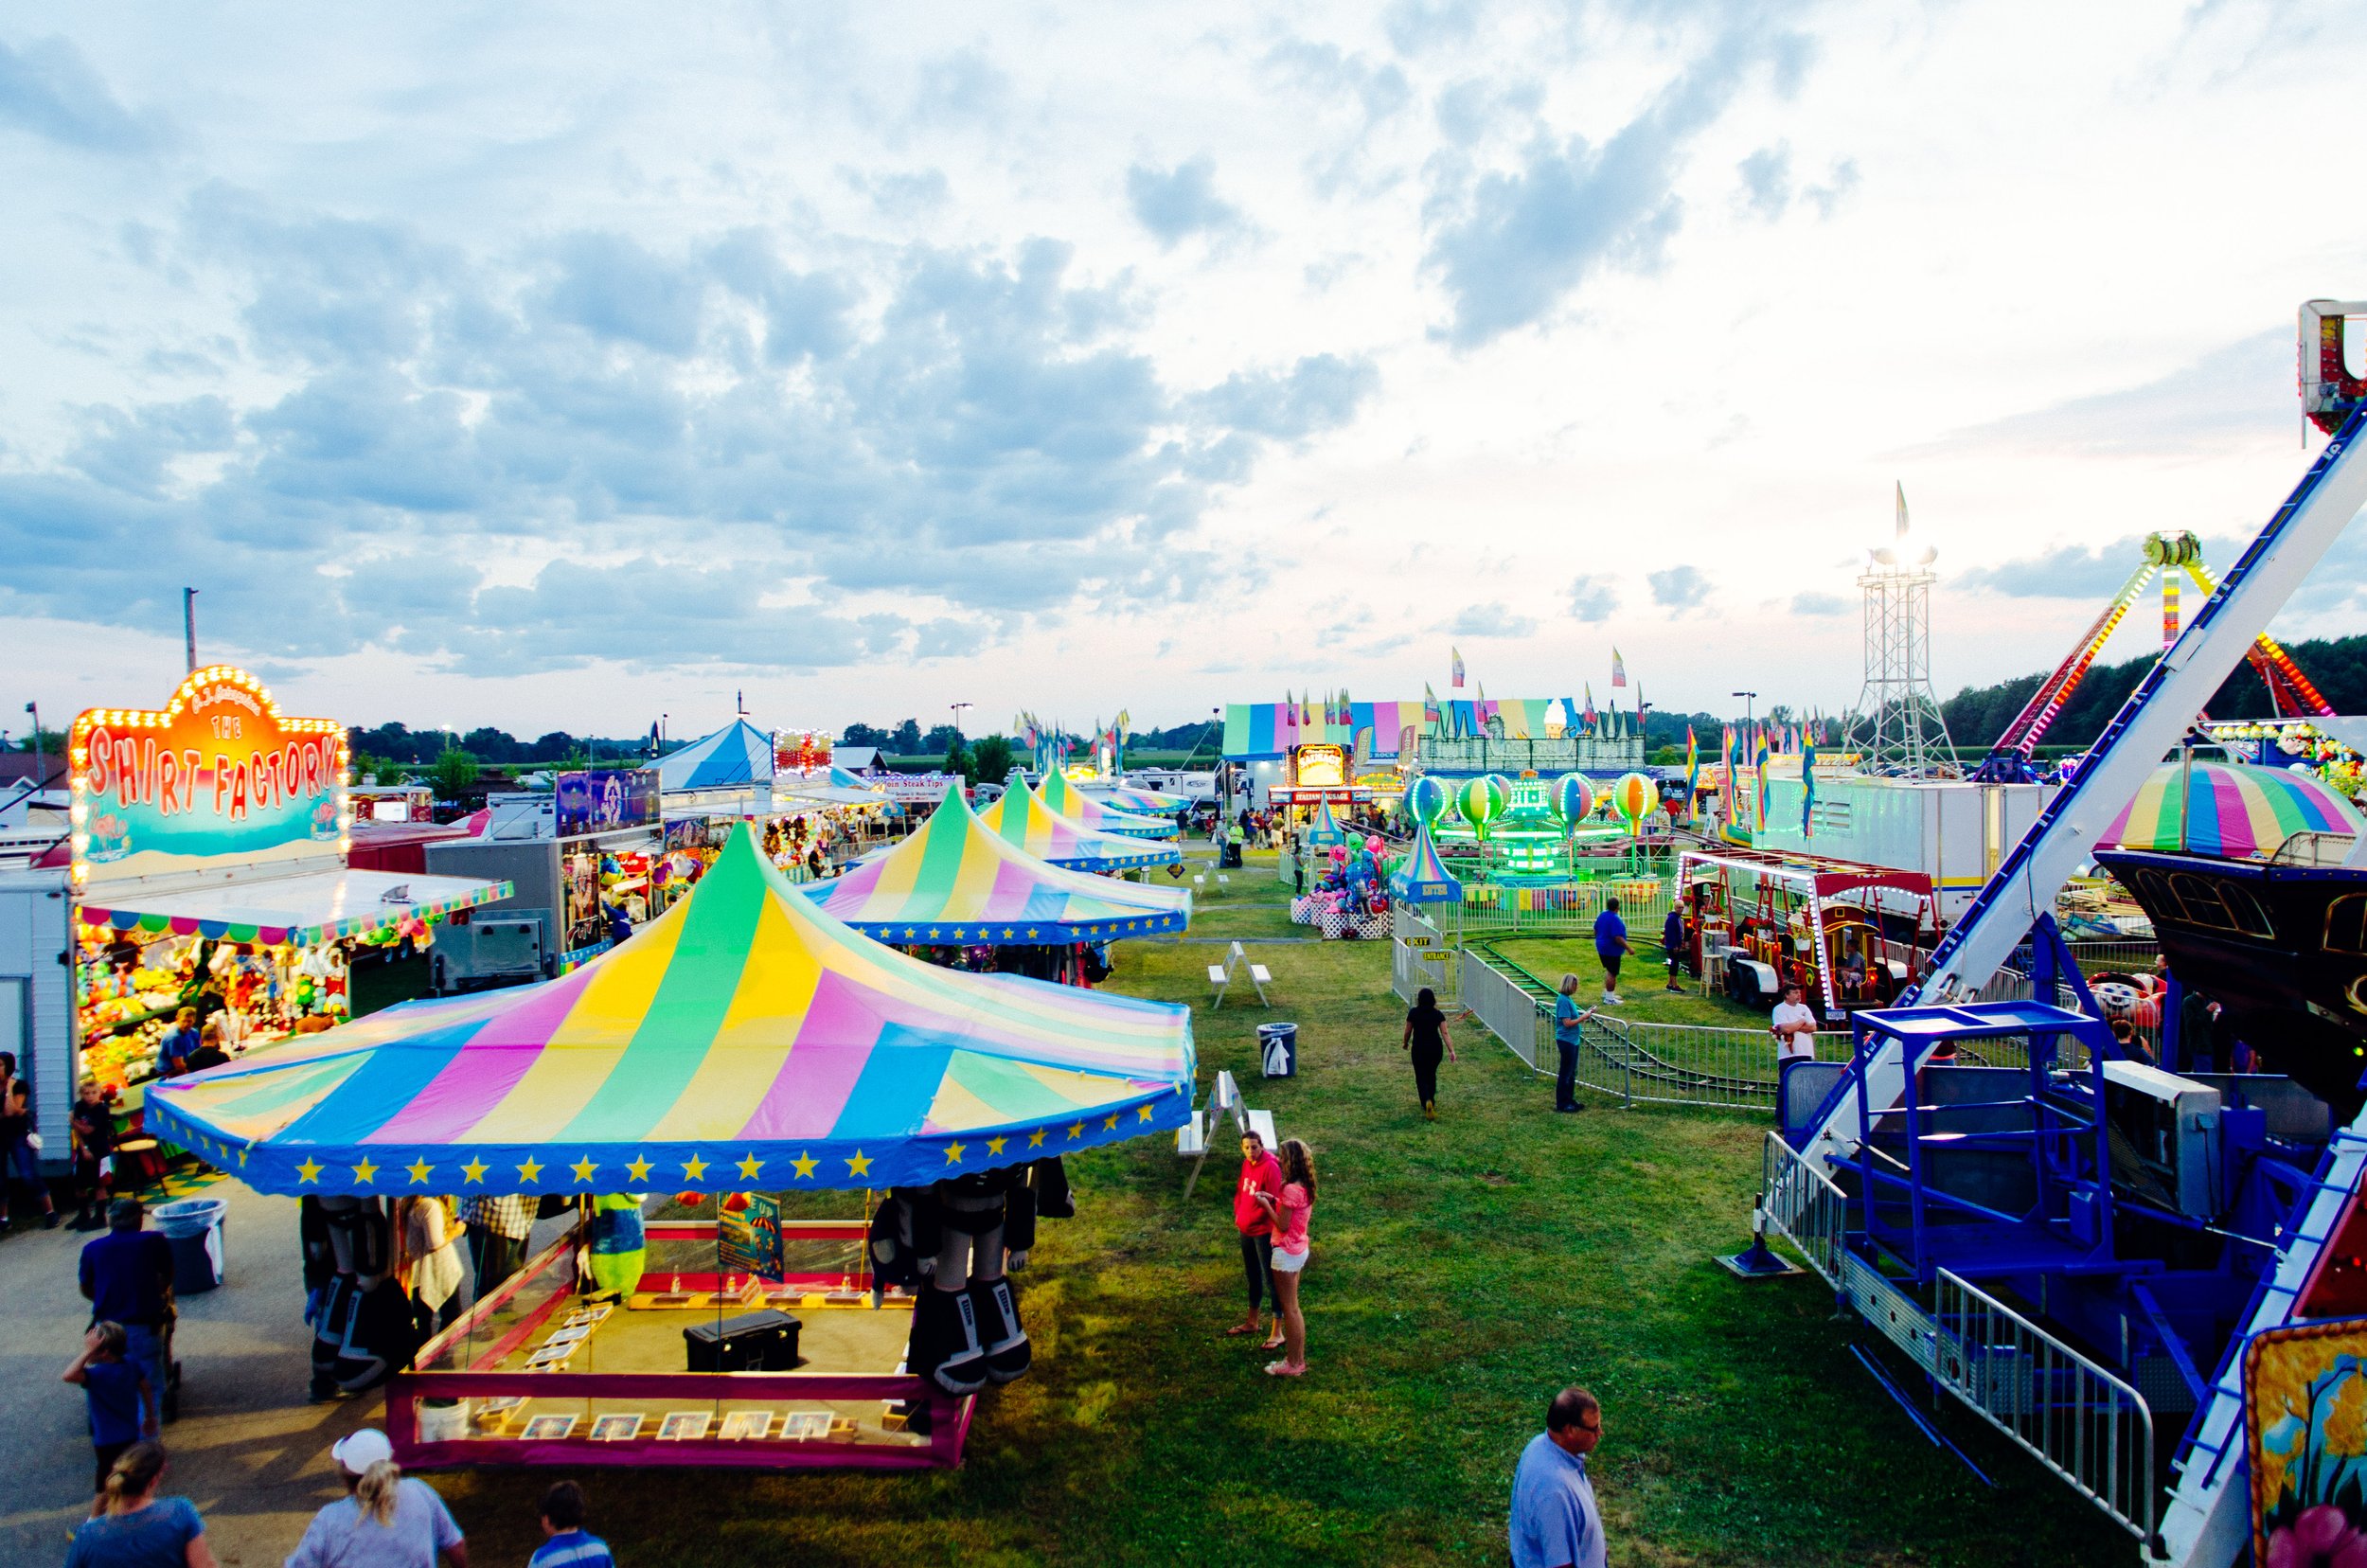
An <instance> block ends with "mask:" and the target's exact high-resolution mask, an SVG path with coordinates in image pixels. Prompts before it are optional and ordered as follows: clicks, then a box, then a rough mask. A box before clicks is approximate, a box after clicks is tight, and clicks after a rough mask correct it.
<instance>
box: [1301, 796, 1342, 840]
mask: <svg viewBox="0 0 2367 1568" xmlns="http://www.w3.org/2000/svg"><path fill="white" fill-rule="evenodd" d="M1307 842H1308V843H1309V844H1322V845H1331V844H1345V843H1347V842H1348V835H1347V833H1346V831H1345V830H1344V829H1342V828H1341V826H1340V819H1339V818H1338V817H1336V816H1333V815H1332V814H1331V802H1330V801H1328V800H1324V801H1318V802H1316V805H1315V815H1314V819H1313V820H1312V821H1310V822H1308V825H1307Z"/></svg>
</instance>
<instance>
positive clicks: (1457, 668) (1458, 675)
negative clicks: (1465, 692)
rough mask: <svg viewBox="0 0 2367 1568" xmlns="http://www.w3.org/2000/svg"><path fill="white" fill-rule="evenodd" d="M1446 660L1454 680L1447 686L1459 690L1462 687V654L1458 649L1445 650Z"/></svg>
mask: <svg viewBox="0 0 2367 1568" xmlns="http://www.w3.org/2000/svg"><path fill="white" fill-rule="evenodd" d="M1447 658H1448V660H1449V666H1450V669H1451V670H1452V671H1453V675H1454V679H1453V680H1452V681H1451V682H1450V683H1449V684H1450V685H1451V686H1455V687H1456V688H1457V689H1460V688H1461V687H1462V685H1463V652H1462V650H1460V649H1456V648H1452V647H1450V648H1449V649H1448V650H1447Z"/></svg>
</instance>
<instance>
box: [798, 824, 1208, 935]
mask: <svg viewBox="0 0 2367 1568" xmlns="http://www.w3.org/2000/svg"><path fill="white" fill-rule="evenodd" d="M798 892H799V894H800V896H801V897H804V898H807V899H810V900H812V901H813V902H814V903H815V904H817V905H819V906H820V907H821V908H823V909H825V910H828V912H829V913H830V914H832V915H834V916H836V917H837V918H840V919H842V920H845V922H846V923H847V924H848V925H851V926H853V927H854V928H855V929H856V930H858V931H861V932H863V933H864V934H865V935H871V936H876V937H878V938H879V939H880V940H881V941H885V942H904V943H920V944H928V943H960V944H963V945H966V946H982V945H983V946H994V947H1002V946H1026V945H1041V944H1045V943H1052V942H1097V941H1102V940H1105V939H1107V938H1109V937H1112V936H1143V935H1149V934H1151V933H1153V932H1160V931H1181V930H1183V929H1184V925H1185V923H1186V922H1187V921H1188V920H1189V919H1190V918H1191V914H1192V894H1191V890H1190V889H1189V888H1184V887H1152V886H1149V885H1148V884H1145V883H1141V882H1114V881H1112V880H1111V879H1110V878H1107V877H1096V876H1093V875H1090V874H1089V873H1087V872H1083V871H1065V870H1062V869H1061V868H1060V867H1059V866H1057V865H1054V864H1052V863H1051V862H1049V861H1041V860H1038V859H1037V858H1036V857H1035V856H1033V855H1031V854H1029V853H1028V852H1027V851H1026V850H1024V849H1022V848H1020V847H1019V846H1017V845H1015V844H1011V843H1009V842H1008V841H1006V840H1005V839H1004V838H1002V837H1001V836H999V835H997V834H995V833H991V832H988V830H987V828H986V826H985V824H983V823H981V822H980V821H979V820H978V817H977V814H976V813H975V812H973V811H970V806H969V804H968V803H967V802H965V801H964V800H963V799H962V797H961V793H960V792H959V791H948V792H947V793H946V796H945V803H944V804H943V805H941V806H939V807H938V808H937V810H936V812H935V814H934V815H933V816H932V817H930V818H929V820H928V821H927V822H925V823H923V824H921V826H920V829H919V830H918V831H917V832H915V833H913V834H911V835H910V836H909V837H907V838H905V839H904V841H903V842H902V843H900V844H899V845H897V846H895V847H894V848H893V849H890V850H889V851H888V852H887V853H885V854H883V855H880V856H877V857H875V858H873V859H871V860H867V861H865V862H863V864H861V865H858V866H857V867H856V868H855V869H854V870H852V871H850V872H848V873H847V874H846V875H845V876H844V877H840V878H838V879H837V880H836V881H834V882H815V883H812V884H810V885H809V886H806V887H802V888H800V889H798Z"/></svg>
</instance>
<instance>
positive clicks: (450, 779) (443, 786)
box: [428, 746, 476, 800]
mask: <svg viewBox="0 0 2367 1568" xmlns="http://www.w3.org/2000/svg"><path fill="white" fill-rule="evenodd" d="M428 777H429V779H431V780H432V781H433V782H434V783H435V785H436V798H438V799H439V800H457V799H459V798H460V795H461V792H463V791H464V790H466V789H468V788H469V786H470V785H472V784H474V783H475V782H476V758H475V757H472V756H470V755H469V754H468V753H467V752H466V751H463V750H462V749H461V748H460V747H458V746H446V747H445V748H444V749H443V751H442V753H441V754H440V755H438V756H437V757H436V766H435V767H433V768H431V769H429V770H428Z"/></svg>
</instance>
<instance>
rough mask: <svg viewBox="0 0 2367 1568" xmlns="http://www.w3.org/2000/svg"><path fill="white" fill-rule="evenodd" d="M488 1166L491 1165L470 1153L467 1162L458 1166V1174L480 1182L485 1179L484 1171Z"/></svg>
mask: <svg viewBox="0 0 2367 1568" xmlns="http://www.w3.org/2000/svg"><path fill="white" fill-rule="evenodd" d="M490 1168H492V1167H489V1166H488V1165H487V1164H486V1163H485V1162H484V1161H483V1160H480V1159H478V1158H477V1157H476V1156H475V1155H473V1154H472V1155H470V1156H469V1163H468V1164H467V1165H464V1166H462V1167H460V1174H461V1175H463V1176H465V1177H467V1178H468V1179H469V1180H470V1181H472V1182H482V1181H483V1180H485V1173H486V1171H488V1170H489V1169H490Z"/></svg>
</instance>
